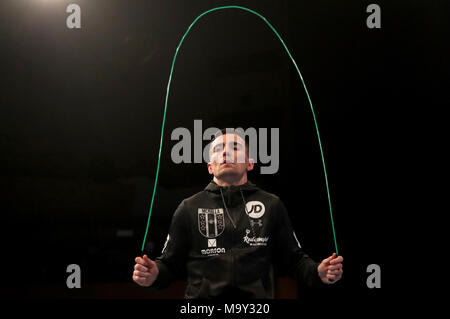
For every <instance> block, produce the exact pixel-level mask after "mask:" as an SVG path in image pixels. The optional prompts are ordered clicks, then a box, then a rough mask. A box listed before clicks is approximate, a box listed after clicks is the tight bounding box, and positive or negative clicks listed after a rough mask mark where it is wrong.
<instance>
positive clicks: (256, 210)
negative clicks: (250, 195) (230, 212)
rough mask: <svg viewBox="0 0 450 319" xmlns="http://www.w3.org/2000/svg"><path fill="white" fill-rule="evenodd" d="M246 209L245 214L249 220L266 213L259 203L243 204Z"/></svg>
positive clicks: (262, 205)
mask: <svg viewBox="0 0 450 319" xmlns="http://www.w3.org/2000/svg"><path fill="white" fill-rule="evenodd" d="M245 206H246V208H247V214H248V216H250V217H251V218H260V217H261V216H262V215H264V213H265V212H266V208H265V206H264V204H263V203H261V202H260V201H256V200H254V201H251V202H248V203H247V204H245Z"/></svg>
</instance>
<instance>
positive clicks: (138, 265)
mask: <svg viewBox="0 0 450 319" xmlns="http://www.w3.org/2000/svg"><path fill="white" fill-rule="evenodd" d="M134 269H135V270H139V271H143V272H148V271H149V269H148V268H147V267H145V266H142V265H141V264H136V265H134Z"/></svg>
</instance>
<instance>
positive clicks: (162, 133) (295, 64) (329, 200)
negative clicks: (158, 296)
mask: <svg viewBox="0 0 450 319" xmlns="http://www.w3.org/2000/svg"><path fill="white" fill-rule="evenodd" d="M224 9H240V10H244V11H247V12H250V13H253V14H255V15H256V16H258V17H259V18H261V19H262V20H263V21H264V22H265V23H266V24H267V25H268V26H269V27H270V29H272V31H273V32H274V33H275V34H276V35H277V37H278V39H279V40H280V41H281V44H283V47H284V48H285V49H286V52H287V54H288V55H289V57H290V58H291V61H292V63H294V66H295V69H296V70H297V73H298V76H299V77H300V80H301V81H302V84H303V87H304V89H305V92H306V96H307V97H308V101H309V105H310V107H311V112H312V115H313V119H314V124H315V127H316V132H317V139H318V141H319V148H320V155H321V157H322V164H323V172H324V175H325V185H326V188H327V195H328V205H329V207H330V217H331V227H332V229H333V237H334V247H335V249H336V255H339V253H338V248H337V243H336V233H335V230H334V222H333V212H332V209H331V199H330V190H329V187H328V177H327V169H326V167H325V159H324V156H323V150H322V142H321V141H320V134H319V127H318V125H317V120H316V115H315V113H314V108H313V105H312V102H311V98H310V97H309V93H308V89H307V88H306V85H305V81H304V80H303V77H302V74H301V73H300V70H299V69H298V66H297V63H295V60H294V58H292V55H291V53H290V52H289V49H288V48H287V46H286V44H284V41H283V39H282V38H281V37H280V35H279V34H278V32H277V31H276V30H275V28H274V27H273V26H272V25H271V24H270V23H269V21H267V19H266V18H264V17H263V16H262V15H260V14H259V13H258V12H255V11H253V10H250V9H248V8H245V7H241V6H224V7H217V8H213V9H210V10H208V11H205V12H203V13H202V14H200V15H199V16H198V17H197V18H196V19H195V20H194V22H192V24H191V25H190V26H189V28H188V29H187V31H186V33H185V34H184V35H183V37H182V38H181V41H180V43H179V44H178V47H177V50H176V52H175V56H174V57H173V61H172V68H171V70H170V76H169V82H168V84H167V93H166V102H165V106H164V116H163V121H162V128H161V140H160V142H159V153H158V165H157V168H156V177H155V185H154V187H153V195H152V201H151V204H150V211H149V214H148V220H147V228H146V230H145V235H144V242H143V243H142V252H144V247H145V241H146V239H147V233H148V227H149V225H150V217H151V215H152V209H153V203H154V200H155V194H156V185H157V183H158V175H159V165H160V162H161V150H162V143H163V136H164V124H165V122H166V112H167V101H168V99H169V90H170V83H171V82H172V74H173V68H174V66H175V60H176V58H177V54H178V50H179V49H180V47H181V44H182V43H183V41H184V38H185V37H186V36H187V34H188V33H189V31H190V30H191V28H192V27H193V26H194V24H195V23H196V22H197V20H199V19H200V18H201V17H203V16H204V15H207V14H208V13H210V12H213V11H217V10H224Z"/></svg>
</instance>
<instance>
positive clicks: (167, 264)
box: [151, 201, 189, 289]
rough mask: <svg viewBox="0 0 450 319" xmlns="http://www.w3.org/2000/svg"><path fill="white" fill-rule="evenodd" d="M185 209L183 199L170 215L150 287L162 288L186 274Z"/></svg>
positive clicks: (186, 232)
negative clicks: (156, 275)
mask: <svg viewBox="0 0 450 319" xmlns="http://www.w3.org/2000/svg"><path fill="white" fill-rule="evenodd" d="M186 219H187V211H186V209H185V204H184V201H183V202H181V204H180V205H179V206H178V208H177V209H176V211H175V213H174V214H173V217H172V222H171V224H170V228H169V234H168V235H167V239H166V242H165V244H164V247H163V249H162V252H161V256H159V257H158V258H156V260H155V262H156V265H157V266H158V270H159V275H158V277H157V279H156V280H155V282H154V283H153V285H152V286H151V287H152V288H155V289H163V288H166V287H167V286H169V284H170V283H171V282H172V281H173V280H177V279H184V278H185V276H186V262H187V254H188V251H189V247H188V243H189V239H188V228H187V220H186Z"/></svg>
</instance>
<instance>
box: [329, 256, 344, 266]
mask: <svg viewBox="0 0 450 319" xmlns="http://www.w3.org/2000/svg"><path fill="white" fill-rule="evenodd" d="M343 261H344V257H342V256H339V257H337V258H335V259H333V260H331V261H330V264H337V263H342V262H343Z"/></svg>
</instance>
